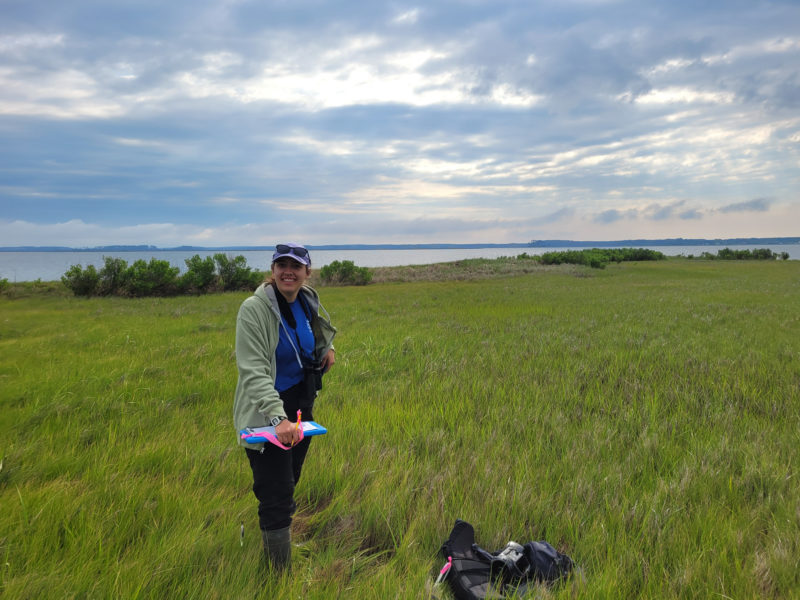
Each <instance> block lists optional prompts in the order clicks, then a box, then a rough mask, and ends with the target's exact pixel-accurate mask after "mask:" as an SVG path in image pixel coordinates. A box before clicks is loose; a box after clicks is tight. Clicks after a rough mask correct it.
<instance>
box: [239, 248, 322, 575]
mask: <svg viewBox="0 0 800 600" xmlns="http://www.w3.org/2000/svg"><path fill="white" fill-rule="evenodd" d="M310 265H311V257H310V256H309V254H308V250H307V249H306V248H304V247H303V246H301V245H298V244H278V245H277V246H276V247H275V253H274V254H273V255H272V278H271V279H270V280H269V281H268V282H266V283H263V284H261V285H260V286H259V287H258V289H256V291H255V293H254V294H253V295H252V296H250V297H249V298H247V299H246V300H245V301H244V302H243V303H242V305H241V307H240V308H239V314H238V316H237V318H236V364H237V366H238V369H239V381H238V383H237V384H236V397H235V400H234V407H233V418H234V425H235V427H236V431H240V430H242V429H244V428H245V427H264V426H267V425H273V426H275V436H276V437H277V438H278V441H280V442H281V444H282V445H284V446H289V447H290V449H289V450H284V449H281V448H279V447H278V446H276V445H273V444H248V443H246V442H245V441H243V440H241V439H240V440H239V444H240V445H242V446H244V447H245V448H246V452H247V458H248V459H249V461H250V467H251V469H252V470H253V493H254V494H255V495H256V498H258V502H259V504H258V516H259V525H260V527H261V537H262V539H263V542H264V555H265V557H266V559H267V563H268V565H272V566H273V568H275V569H276V570H282V569H285V568H287V567H288V566H289V563H290V560H291V542H290V535H289V526H290V524H291V522H292V515H293V514H294V511H295V507H296V506H295V502H294V488H295V486H296V485H297V482H298V481H299V479H300V471H301V470H302V468H303V461H304V460H305V457H306V453H307V452H308V447H309V444H310V443H311V438H310V437H307V438H305V439H303V440H302V441H301V440H300V431H299V430H298V428H297V426H296V421H297V411H298V410H300V411H302V420H303V421H311V420H313V415H312V409H313V406H314V399H315V397H316V395H317V390H318V389H319V388H320V387H321V386H322V383H321V374H322V373H324V372H326V371H327V370H328V369H330V368H331V367H332V366H333V364H334V362H335V356H334V350H333V338H334V336H335V334H336V329H335V328H334V327H333V326H332V325H331V323H330V317H328V316H327V312H325V315H326V317H327V318H324V317H322V316H321V315H320V314H319V309H320V308H322V307H321V305H320V303H319V296H318V295H317V292H316V291H315V290H314V289H312V288H311V287H309V286H307V285H305V282H306V280H307V279H308V277H309V275H310V274H311V269H310ZM322 310H323V312H324V311H325V309H322Z"/></svg>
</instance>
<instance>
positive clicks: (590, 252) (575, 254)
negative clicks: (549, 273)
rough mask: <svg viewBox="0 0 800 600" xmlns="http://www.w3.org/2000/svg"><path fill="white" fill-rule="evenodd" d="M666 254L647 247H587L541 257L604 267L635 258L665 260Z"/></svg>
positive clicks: (557, 262)
mask: <svg viewBox="0 0 800 600" xmlns="http://www.w3.org/2000/svg"><path fill="white" fill-rule="evenodd" d="M665 258H666V256H664V254H662V253H661V252H657V251H656V250H647V249H646V248H587V249H586V250H567V251H564V252H545V253H544V254H542V256H541V257H539V260H540V261H541V263H542V264H544V265H560V264H562V263H569V264H573V265H586V266H587V267H592V268H593V269H604V268H605V266H606V265H607V264H608V263H610V262H616V263H620V262H626V261H627V262H629V261H634V260H664V259H665Z"/></svg>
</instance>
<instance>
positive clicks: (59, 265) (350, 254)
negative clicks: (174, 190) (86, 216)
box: [0, 244, 800, 281]
mask: <svg viewBox="0 0 800 600" xmlns="http://www.w3.org/2000/svg"><path fill="white" fill-rule="evenodd" d="M644 247H645V248H650V249H652V250H657V251H659V252H661V253H663V254H665V255H667V256H680V255H683V256H688V255H690V254H691V255H694V256H699V255H700V254H702V253H703V252H710V253H712V254H716V253H717V251H718V250H721V249H722V248H723V247H722V246H644ZM729 247H730V248H732V249H737V250H742V249H746V248H747V249H755V248H769V249H770V250H772V251H773V252H788V253H789V257H790V258H792V259H795V260H797V259H800V244H787V245H763V244H761V245H752V246H750V245H741V246H739V245H736V246H729ZM576 249H578V250H579V249H580V248H445V249H431V250H428V249H424V250H423V249H413V250H315V251H313V252H311V258H312V260H313V267H314V268H316V269H318V268H320V267H324V266H325V265H327V264H330V263H332V262H333V261H335V260H340V261H341V260H352V261H353V262H354V263H355V264H356V265H357V266H359V267H395V266H402V265H423V264H433V263H440V262H449V261H453V260H462V259H466V258H498V257H500V256H517V255H518V254H522V253H523V252H527V253H528V254H531V255H532V254H544V253H545V252H554V251H563V250H576ZM217 252H219V250H213V251H197V250H194V251H193V250H188V251H172V250H149V251H146V252H0V279H3V278H5V279H8V280H9V281H35V280H37V279H40V280H42V281H57V280H59V279H61V276H62V275H63V274H64V273H66V272H67V270H68V269H69V268H70V267H71V266H72V265H81V266H82V267H84V268H85V267H88V266H89V265H94V266H95V267H97V268H98V269H99V268H100V267H102V266H103V258H104V257H105V256H110V257H114V258H122V259H123V260H125V261H127V262H128V264H129V265H130V264H132V263H133V262H134V261H136V260H139V259H142V260H145V261H148V262H149V261H150V259H151V258H155V259H158V260H166V261H169V263H170V264H172V265H174V266H176V267H179V268H180V269H181V272H184V271H185V270H186V263H185V262H184V261H185V260H186V259H187V258H190V257H192V256H194V255H195V254H199V255H200V256H202V257H205V256H213V255H214V254H216V253H217ZM225 254H228V255H230V256H238V255H240V254H241V255H242V256H244V257H245V258H246V259H247V264H248V266H250V267H253V268H254V269H259V270H262V271H263V270H267V269H268V268H269V262H270V259H271V258H272V252H271V251H263V250H261V251H251V252H246V251H228V252H225Z"/></svg>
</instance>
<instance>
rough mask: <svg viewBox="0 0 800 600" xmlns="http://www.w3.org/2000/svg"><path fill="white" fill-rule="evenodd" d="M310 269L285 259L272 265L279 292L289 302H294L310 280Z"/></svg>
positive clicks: (292, 260)
mask: <svg viewBox="0 0 800 600" xmlns="http://www.w3.org/2000/svg"><path fill="white" fill-rule="evenodd" d="M308 275H309V269H308V267H307V266H305V265H303V264H300V263H299V262H297V261H296V260H294V259H291V258H288V257H284V258H279V259H278V260H276V261H275V262H274V263H272V277H273V278H274V279H275V285H276V286H278V291H279V292H280V293H281V294H283V297H284V298H286V299H287V300H288V301H289V302H294V300H295V298H297V294H298V292H299V291H300V288H301V287H302V285H303V284H304V283H305V281H306V279H308Z"/></svg>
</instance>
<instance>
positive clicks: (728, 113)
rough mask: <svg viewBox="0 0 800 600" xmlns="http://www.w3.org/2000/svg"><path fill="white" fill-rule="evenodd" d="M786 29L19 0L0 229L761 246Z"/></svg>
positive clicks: (785, 149) (208, 1)
mask: <svg viewBox="0 0 800 600" xmlns="http://www.w3.org/2000/svg"><path fill="white" fill-rule="evenodd" d="M799 28H800V6H798V5H797V3H793V2H773V3H770V4H769V6H765V7H758V8H753V7H752V6H751V5H748V4H747V3H735V4H733V5H732V4H730V3H723V2H721V1H712V2H706V3H699V4H698V3H690V2H671V3H660V4H658V5H654V4H652V3H637V2H632V1H626V0H619V1H609V2H605V1H599V0H597V1H595V0H582V1H579V0H575V1H572V2H555V1H551V0H546V1H542V2H535V3H519V2H514V3H497V2H489V1H488V0H486V1H484V0H475V1H471V2H467V3H461V4H458V5H454V4H452V3H448V2H440V1H438V0H431V2H428V3H426V4H424V5H422V4H419V5H414V4H407V3H406V4H404V3H397V2H381V1H376V2H371V3H367V4H365V3H363V2H361V3H355V2H343V3H337V4H336V5H335V6H334V5H332V4H325V3H319V2H316V1H312V0H296V1H295V2H291V3H286V2H271V1H267V2H245V1H239V0H225V1H219V0H197V1H195V2H192V3H188V2H185V0H176V1H175V2H170V3H166V4H165V3H158V2H155V1H152V0H144V1H143V2H139V3H130V2H123V3H114V2H112V3H99V4H98V3H97V2H88V1H86V0H74V1H73V2H69V3H64V2H54V1H52V0H44V1H43V2H29V3H19V2H18V3H10V4H8V6H6V7H5V9H4V19H3V20H2V22H0V218H2V219H4V220H5V222H6V223H12V222H17V223H27V224H29V225H30V226H19V228H18V232H17V233H19V232H23V231H24V232H27V233H26V235H28V236H29V238H28V242H27V243H29V244H35V243H36V242H35V240H37V239H41V240H42V241H43V242H46V241H47V239H48V238H47V236H49V235H53V234H57V235H63V237H64V239H66V238H68V237H69V236H70V235H72V236H74V238H73V239H74V240H77V242H80V241H81V237H80V236H81V235H83V236H87V237H92V236H95V237H98V238H102V239H98V240H97V242H96V243H114V240H113V239H107V238H109V237H110V238H114V237H115V236H118V237H119V238H120V239H122V238H125V239H128V236H130V235H133V234H137V235H142V236H151V237H152V238H153V240H154V241H152V242H150V241H148V240H140V241H139V242H136V243H161V240H163V241H164V242H165V243H169V244H173V245H175V244H180V243H190V240H192V239H195V238H196V237H197V236H201V237H203V239H211V238H213V237H214V236H217V237H218V239H219V240H223V239H225V240H228V239H236V238H238V241H239V242H241V240H242V239H244V238H245V237H246V236H254V237H259V238H260V237H262V236H263V235H264V234H263V232H264V231H272V230H274V229H278V230H281V229H282V230H286V229H287V228H292V229H295V228H296V231H297V234H298V235H297V236H296V237H297V238H298V239H300V238H303V239H304V237H305V236H303V235H302V233H303V231H304V230H308V231H312V232H313V233H314V236H316V239H315V241H316V242H317V243H326V242H330V243H345V242H347V241H349V240H360V241H362V242H363V241H364V239H365V238H368V237H369V236H371V235H372V236H375V237H377V238H382V237H391V238H392V239H398V241H403V240H400V239H399V238H402V237H406V238H409V239H411V238H413V239H415V240H420V239H422V238H425V236H427V238H426V239H428V240H430V241H460V240H461V239H478V238H481V237H486V238H489V237H491V238H492V240H493V241H494V240H497V239H500V240H502V241H519V239H523V240H524V239H530V238H532V237H537V238H539V239H541V238H546V237H548V236H550V235H555V234H556V233H557V234H558V236H557V237H562V238H563V237H573V238H577V237H580V236H589V237H593V238H598V237H601V236H602V235H614V234H615V233H617V232H621V233H622V234H623V237H626V238H628V237H641V236H640V235H637V232H648V233H651V234H652V235H656V236H658V237H680V236H684V235H688V234H687V232H688V231H690V230H691V229H692V228H693V227H697V228H705V231H706V232H707V235H709V236H711V237H730V236H729V232H728V231H727V230H733V229H737V230H738V229H739V228H740V227H741V228H742V229H746V228H747V227H759V228H762V229H760V230H759V231H752V232H750V233H749V234H748V235H765V234H767V233H769V231H777V230H779V229H781V230H782V228H788V227H790V225H789V223H790V222H791V219H788V218H786V217H787V215H793V214H795V212H794V211H796V209H797V206H798V202H800V200H799V199H798V198H797V195H796V190H797V189H800V175H798V170H797V140H798V139H799V138H800V117H798V116H797V115H798V112H797V107H798V105H799V104H798V102H800V92H799V91H798V90H800V74H798V69H797V67H796V65H797V64H800V36H798V35H797V33H796V32H797V31H798V30H800V29H799ZM743 197H744V198H754V200H750V201H747V202H742V200H741V199H742V198H743ZM777 198H780V199H782V200H781V202H782V204H779V203H778V201H777V200H774V201H773V200H771V199H777ZM719 207H721V208H719ZM781 211H785V212H781ZM779 214H782V215H783V217H784V219H783V220H782V221H781V220H778V219H777V215H779ZM512 215H513V218H512ZM755 217H758V218H757V219H756V218H755ZM66 223H72V225H70V226H64V224H66ZM79 223H80V224H83V225H78V224H79ZM164 224H167V225H166V226H164ZM48 227H55V229H52V230H51V229H48ZM137 227H138V229H137ZM626 228H627V229H626ZM70 232H71V233H70ZM377 232H381V233H380V234H378V233H377ZM4 233H5V232H4ZM7 233H8V234H10V235H14V236H16V237H15V239H19V236H18V235H17V233H14V232H13V231H10V230H8V231H7ZM38 236H40V237H38ZM181 236H182V237H183V238H185V240H181V239H175V240H174V241H169V240H172V239H173V238H177V237H181ZM209 236H210V237H209ZM21 243H24V242H21ZM129 243H135V242H134V240H130V242H129ZM210 245H213V244H211V243H210Z"/></svg>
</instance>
